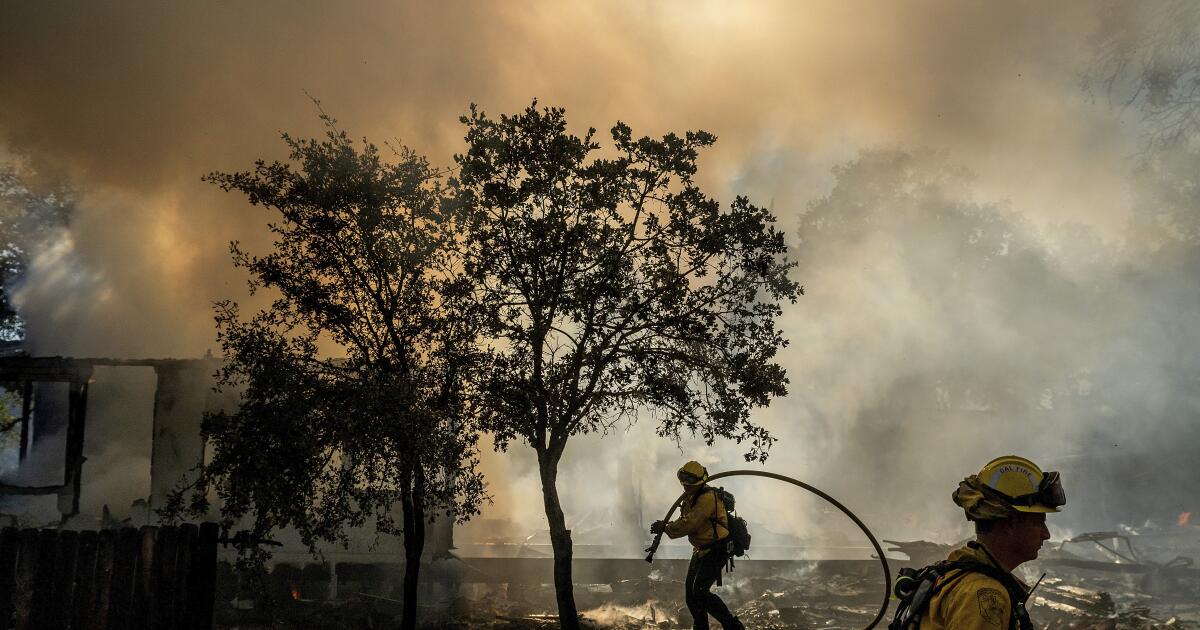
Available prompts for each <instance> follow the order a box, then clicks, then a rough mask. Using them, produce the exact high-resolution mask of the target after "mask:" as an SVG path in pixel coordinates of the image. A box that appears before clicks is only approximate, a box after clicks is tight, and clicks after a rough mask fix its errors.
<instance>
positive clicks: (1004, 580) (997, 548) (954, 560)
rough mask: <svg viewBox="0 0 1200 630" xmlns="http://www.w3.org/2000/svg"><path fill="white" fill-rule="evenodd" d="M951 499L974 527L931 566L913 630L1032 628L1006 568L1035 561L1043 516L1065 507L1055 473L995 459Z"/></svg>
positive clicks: (1023, 591) (1022, 591)
mask: <svg viewBox="0 0 1200 630" xmlns="http://www.w3.org/2000/svg"><path fill="white" fill-rule="evenodd" d="M953 496H954V502H955V503H956V504H958V506H959V507H961V508H962V509H963V511H964V512H965V513H966V517H967V520H969V521H972V522H974V523H975V535H976V539H975V540H973V541H971V542H969V543H967V545H966V546H964V547H962V548H961V549H957V550H955V551H953V552H951V554H950V557H949V558H948V559H947V561H946V562H945V563H941V564H940V565H934V566H935V567H939V566H940V567H941V570H940V571H939V573H940V575H938V576H937V577H936V580H935V581H934V582H933V588H932V589H931V590H930V593H931V594H932V595H931V597H928V599H926V601H927V603H928V609H923V610H917V611H915V612H916V613H917V614H919V615H920V617H919V618H920V625H919V628H920V630H942V629H943V628H945V629H953V630H1007V629H1010V628H1011V629H1021V630H1031V629H1032V628H1033V624H1032V622H1030V620H1029V615H1028V614H1026V611H1025V600H1026V598H1027V597H1028V595H1029V587H1028V586H1027V585H1026V584H1025V583H1023V582H1021V581H1020V580H1019V579H1017V577H1016V576H1014V575H1013V574H1012V571H1013V569H1016V568H1017V566H1019V565H1020V564H1022V563H1024V562H1028V561H1030V560H1034V559H1036V558H1037V556H1038V550H1039V549H1040V548H1041V546H1042V543H1043V542H1045V541H1046V540H1049V538H1050V532H1049V530H1047V529H1046V514H1048V513H1051V512H1057V511H1059V508H1060V507H1062V506H1064V505H1066V502H1067V497H1066V493H1065V492H1064V491H1063V487H1062V482H1061V480H1060V479H1059V475H1058V473H1056V472H1043V471H1042V469H1041V468H1039V467H1038V466H1037V464H1034V463H1033V462H1031V461H1029V460H1028V459H1025V458H1023V457H1017V456H1015V455H1007V456H1004V457H997V458H996V459H993V460H992V461H990V462H988V463H987V464H985V465H984V467H983V468H982V469H981V470H980V471H979V474H976V475H971V476H970V477H967V478H966V479H964V480H963V481H962V483H960V484H959V485H958V489H957V490H955V491H954V495H953ZM922 608H924V607H922ZM914 620H915V619H914Z"/></svg>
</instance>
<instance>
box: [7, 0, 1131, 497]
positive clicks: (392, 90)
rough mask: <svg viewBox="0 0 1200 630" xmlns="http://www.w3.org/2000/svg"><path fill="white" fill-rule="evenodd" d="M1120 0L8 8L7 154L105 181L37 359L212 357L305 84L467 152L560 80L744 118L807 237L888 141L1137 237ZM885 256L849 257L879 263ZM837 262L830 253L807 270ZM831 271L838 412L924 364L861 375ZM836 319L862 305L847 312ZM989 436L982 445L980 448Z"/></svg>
mask: <svg viewBox="0 0 1200 630" xmlns="http://www.w3.org/2000/svg"><path fill="white" fill-rule="evenodd" d="M1102 10H1104V9H1102V8H1101V7H1100V5H1098V4H1097V3H1092V2H1052V3H1051V2H1003V3H1001V2H950V1H945V2H916V1H913V2H876V1H859V2H848V1H844V0H837V1H834V0H830V1H815V0H814V1H805V2H744V3H734V2H724V1H716V0H712V1H697V0H690V1H687V2H683V1H680V2H564V1H561V0H556V1H546V2H532V1H530V2H439V3H425V2H422V3H416V2H413V3H402V2H339V3H329V2H308V1H293V0H289V1H286V2H284V1H277V2H266V1H264V2H254V3H161V2H106V3H95V2H58V3H49V4H48V3H37V2H0V76H2V77H4V79H3V81H0V156H4V155H8V156H12V157H14V158H20V159H24V160H27V162H28V163H29V164H31V165H33V166H35V167H36V168H38V169H39V170H41V171H42V172H43V173H47V174H52V175H54V176H58V177H62V178H65V179H67V180H69V181H70V182H72V183H73V184H74V185H75V186H76V187H77V188H78V189H79V190H80V191H81V195H82V197H81V200H80V203H79V207H78V210H77V213H76V215H75V217H74V219H73V221H72V223H71V225H70V226H69V229H68V231H67V232H66V233H65V234H64V235H63V238H61V239H60V240H58V241H57V242H55V243H53V244H52V246H49V247H47V248H46V249H45V250H44V251H43V252H42V253H41V256H40V258H39V259H38V261H36V263H35V265H34V267H33V269H32V270H31V272H30V275H29V277H28V279H27V281H26V283H25V285H24V286H23V287H20V288H19V292H18V297H19V304H20V306H21V309H22V311H23V312H24V313H25V315H26V316H27V317H28V318H29V320H30V323H29V335H30V341H31V345H32V346H33V348H34V349H35V350H36V351H37V352H39V353H45V354H73V355H76V356H97V355H109V356H113V355H115V356H134V357H144V356H178V357H189V356H198V355H201V354H203V353H204V352H205V350H206V349H209V348H214V345H215V344H214V341H213V339H214V334H213V328H212V311H211V308H210V304H211V302H212V301H213V300H216V299H220V298H225V297H234V298H237V297H240V296H241V295H242V294H243V288H244V285H243V282H244V280H243V278H242V276H241V275H240V273H239V272H236V271H235V270H234V269H233V268H232V265H231V264H230V260H229V254H228V242H229V241H230V240H231V239H239V240H243V241H246V242H248V243H250V244H251V249H253V245H254V244H261V243H264V240H263V239H264V234H263V230H262V225H263V224H264V223H265V220H266V218H267V216H266V215H265V213H264V212H263V211H261V210H260V209H254V208H250V207H249V206H248V205H247V204H246V203H245V202H244V200H243V199H242V198H240V197H237V196H235V195H231V194H225V193H221V192H220V191H219V190H218V189H216V187H214V186H211V185H208V184H203V183H201V182H200V177H201V175H203V174H205V173H208V172H210V171H213V170H226V171H229V170H238V169H245V168H248V167H250V166H251V165H252V162H253V160H254V159H256V158H260V157H263V158H268V159H274V158H279V157H283V155H282V148H283V145H282V143H281V142H280V141H279V134H280V133H281V132H283V131H287V132H291V133H293V134H295V135H301V136H304V135H312V134H315V133H318V132H319V124H318V121H317V118H316V109H315V108H314V105H313V103H312V102H311V101H310V100H309V97H308V96H307V95H306V94H308V95H312V96H313V97H315V98H317V99H320V101H321V103H322V106H323V108H324V109H325V110H326V111H327V112H328V113H330V114H331V115H333V116H334V117H336V118H338V119H339V120H340V122H341V124H342V126H343V127H344V128H345V129H347V130H349V131H350V132H351V135H354V136H367V137H369V138H371V139H372V140H374V141H376V142H382V141H384V140H391V139H399V140H400V141H402V142H403V143H405V144H408V145H410V146H411V147H413V148H414V149H416V150H418V151H420V152H422V153H425V154H426V155H428V157H429V158H430V161H431V162H433V163H434V164H442V165H448V164H450V163H451V161H452V155H453V154H454V153H455V152H456V151H460V150H461V149H462V133H463V129H462V126H461V125H460V124H459V123H458V121H457V118H458V116H459V115H461V114H462V113H464V112H465V111H466V109H467V107H468V105H469V104H470V103H472V102H474V103H478V104H479V105H480V106H481V107H482V108H483V109H484V110H485V111H487V112H489V113H491V114H499V113H502V112H511V111H514V110H517V109H518V108H521V107H523V106H525V105H527V104H528V103H529V102H530V100H531V99H532V98H535V97H536V98H537V99H539V101H540V102H541V103H543V104H546V105H561V106H564V107H566V109H567V115H568V119H569V120H570V121H572V123H573V124H574V125H577V126H578V128H579V129H580V130H582V129H583V128H585V127H586V126H594V127H597V128H598V129H600V130H602V132H603V131H605V130H607V129H608V128H609V127H610V126H611V125H612V124H613V122H615V121H616V120H623V121H626V122H628V123H629V124H631V125H632V127H633V129H634V131H635V133H645V134H661V133H664V132H666V131H672V130H674V131H683V130H687V129H695V128H702V129H705V130H708V131H711V132H713V133H715V134H716V135H717V136H718V137H719V141H718V143H717V145H716V147H715V148H714V149H712V150H710V151H709V152H708V153H707V154H705V156H704V158H703V161H702V167H701V181H702V182H703V183H704V185H705V186H706V187H707V189H708V190H709V192H710V193H711V194H713V195H715V196H717V197H719V198H721V199H722V200H725V201H728V200H729V199H730V197H731V196H732V195H733V194H749V195H750V196H751V197H752V199H753V200H755V201H756V202H758V203H760V204H763V205H766V204H770V205H771V206H772V207H773V208H774V209H775V211H776V213H777V214H778V215H779V217H780V220H781V223H783V224H784V225H785V226H787V227H788V229H789V231H794V230H795V228H796V227H797V226H799V225H800V224H801V220H802V219H801V217H802V215H803V213H804V212H806V210H807V209H808V208H809V206H810V204H812V203H814V202H818V201H819V200H821V199H823V198H824V197H825V196H826V195H828V194H829V193H830V191H831V189H832V187H833V184H834V181H835V180H834V176H833V174H832V171H831V169H832V167H834V166H835V165H838V164H842V163H845V162H847V161H848V160H851V159H853V158H855V157H856V156H857V155H858V154H859V152H860V151H861V150H863V149H885V150H886V149H892V148H904V149H908V150H919V149H922V148H926V149H929V150H931V151H933V152H934V153H936V154H937V155H939V156H941V157H939V158H938V160H941V161H944V162H946V163H949V164H953V165H955V167H956V168H957V167H961V168H963V169H964V173H970V175H965V177H966V180H967V181H969V182H970V183H969V185H964V186H962V187H961V194H962V195H963V197H964V201H966V200H971V199H974V200H978V201H979V202H981V203H985V204H992V205H994V206H995V207H997V208H1008V209H1012V210H1013V211H1016V212H1019V213H1020V214H1021V215H1022V216H1023V217H1024V219H1025V220H1026V221H1028V223H1029V225H1030V226H1032V227H1031V228H1030V229H1031V230H1032V231H1033V232H1036V233H1037V234H1038V236H1030V237H1029V238H1031V239H1034V240H1037V239H1043V238H1052V237H1047V236H1046V235H1047V234H1056V233H1061V232H1062V230H1063V229H1064V228H1063V226H1064V225H1066V226H1068V228H1067V229H1068V231H1071V230H1073V229H1074V228H1069V226H1076V227H1079V226H1083V227H1085V228H1088V229H1090V231H1091V232H1092V233H1093V236H1094V237H1095V238H1098V239H1101V240H1103V241H1107V242H1108V243H1109V244H1110V245H1112V246H1114V247H1115V246H1117V245H1119V244H1120V243H1121V241H1122V239H1123V238H1124V231H1125V227H1126V225H1127V222H1128V221H1129V219H1130V217H1131V216H1132V213H1133V208H1134V203H1133V201H1132V198H1133V192H1132V188H1133V184H1132V180H1131V176H1130V173H1131V172H1132V171H1133V168H1134V164H1133V163H1132V159H1131V158H1132V156H1133V155H1134V154H1135V153H1136V151H1137V150H1138V148H1139V145H1138V135H1137V131H1138V130H1137V124H1138V123H1137V119H1136V116H1134V115H1132V114H1131V113H1129V112H1125V113H1124V115H1122V112H1120V111H1119V110H1114V109H1113V108H1112V107H1110V105H1109V104H1108V103H1107V102H1105V101H1104V99H1093V98H1092V97H1091V95H1089V94H1088V93H1086V92H1085V91H1084V90H1083V89H1082V88H1081V81H1080V76H1081V73H1082V72H1083V71H1084V70H1085V69H1086V67H1087V64H1088V63H1089V61H1090V60H1091V56H1092V55H1093V54H1094V53H1093V51H1092V49H1091V48H1090V46H1089V41H1090V39H1089V38H1092V37H1094V36H1095V34H1096V29H1097V28H1099V24H1100V20H1099V19H1098V18H1099V16H1098V12H1099V11H1102ZM989 207H991V206H989ZM1076 231H1077V230H1076ZM913 233H914V234H915V235H916V236H915V237H914V238H919V234H920V230H914V231H913ZM875 251H876V250H870V249H867V250H862V251H858V250H856V251H854V252H853V254H852V258H848V259H847V260H852V261H854V263H855V264H860V267H857V268H855V269H858V270H862V269H869V268H871V265H872V264H873V263H872V262H871V260H872V256H874V255H875V253H873V252H875ZM864 256H865V257H866V258H865V259H864ZM880 256H881V258H879V260H887V259H886V258H884V257H882V256H884V254H880ZM877 262H878V261H877ZM1068 262H1069V261H1068ZM913 268H914V269H916V268H918V267H917V266H914V267H913ZM855 269H849V270H847V271H845V273H842V272H839V274H838V277H840V278H843V279H845V278H851V279H852V278H854V271H855ZM904 269H908V267H904V268H903V269H901V270H900V271H899V272H896V273H897V274H898V275H904ZM805 273H806V270H805V269H799V270H798V272H797V277H798V279H799V280H801V281H802V282H805V281H806V275H805ZM821 277H824V276H822V275H821V273H820V272H817V271H814V272H813V274H811V276H808V279H809V286H810V287H812V281H813V280H816V279H819V278H821ZM868 279H872V278H868ZM873 280H874V281H879V277H874V278H873ZM833 286H843V287H844V286H846V285H845V284H844V282H840V283H838V284H837V285H833V284H831V285H829V286H828V287H825V293H824V295H822V294H821V292H820V291H817V292H816V293H815V294H813V292H811V291H810V296H809V297H807V298H805V299H806V300H808V301H810V302H811V301H814V300H815V301H817V304H816V305H814V306H812V307H811V308H812V309H815V310H810V311H809V312H808V313H807V314H804V313H799V312H796V311H793V312H791V313H790V314H789V317H792V318H800V319H794V320H792V321H794V322H796V324H795V325H794V326H793V327H792V328H791V330H792V331H793V332H794V334H795V335H800V336H801V338H799V339H793V344H794V345H793V348H792V349H790V350H788V351H787V353H785V355H784V362H785V363H786V364H787V365H788V366H789V367H791V368H792V369H793V374H797V375H798V376H799V377H801V378H808V377H814V378H817V377H819V379H820V380H822V381H829V382H846V381H853V382H855V383H860V384H861V387H858V386H856V387H849V388H845V389H842V390H838V395H845V396H855V397H863V398H864V400H858V401H857V402H856V403H855V404H853V405H843V404H841V403H838V404H833V403H829V405H827V407H829V408H827V409H826V410H825V412H824V413H826V414H834V413H835V412H836V413H863V409H864V408H869V407H870V405H871V403H872V401H871V400H870V397H871V392H876V393H878V392H877V390H880V389H882V390H887V389H888V388H890V387H893V384H894V382H895V381H896V379H897V378H899V377H900V376H902V375H899V374H898V373H897V372H896V370H899V369H900V367H898V366H899V365H902V364H904V363H905V360H903V358H897V357H898V355H897V354H896V352H899V351H896V350H894V349H892V350H889V352H891V354H889V355H888V356H887V357H885V358H884V360H883V361H882V362H881V363H876V365H883V366H884V368H880V369H879V370H876V371H874V372H870V373H869V374H864V373H863V371H862V370H860V369H857V368H855V369H849V368H847V369H846V370H845V371H844V372H843V371H839V370H841V368H839V367H838V366H839V365H840V364H839V363H838V361H836V360H834V359H833V358H832V357H833V356H834V355H833V354H832V353H833V352H834V351H835V350H836V349H837V348H838V347H837V346H835V345H834V341H838V340H844V339H852V338H858V337H857V336H856V335H858V334H859V333H860V332H862V331H860V330H856V329H854V328H853V326H854V325H855V322H858V321H860V320H858V319H855V318H845V319H843V318H842V315H843V314H844V313H845V312H858V311H859V310H861V309H862V308H864V307H868V306H869V307H872V308H875V307H879V304H878V303H870V302H867V303H863V302H855V301H854V300H855V298H854V296H855V295H856V294H855V293H854V290H853V289H854V287H852V286H851V287H849V288H847V289H846V292H844V293H838V292H837V291H839V290H838V289H835V288H831V287H833ZM914 299H915V298H913V294H912V293H911V292H910V293H906V294H904V295H903V296H902V297H901V298H898V299H897V301H895V302H891V303H890V304H891V305H892V306H893V307H895V308H896V309H897V311H896V312H897V313H899V314H900V315H901V316H902V317H901V320H902V321H904V322H907V325H905V326H898V327H897V331H898V332H897V331H894V332H896V334H897V335H899V337H896V338H898V339H907V338H909V337H905V336H904V335H905V334H906V332H905V331H910V332H911V331H913V330H923V329H925V328H929V327H931V326H936V324H937V322H935V321H929V320H925V319H922V318H923V317H928V316H931V314H938V313H940V312H943V311H945V310H946V307H947V306H953V305H947V304H938V305H936V306H937V308H927V307H928V306H929V304H928V303H925V302H920V300H917V302H915V303H914V301H913V300H914ZM922 299H923V298H922ZM931 299H937V297H936V296H935V297H934V298H931ZM837 308H844V309H846V310H844V311H838V310H837ZM806 316H807V317H810V319H803V317H806ZM818 316H819V317H824V318H831V319H811V318H812V317H818ZM831 321H836V322H845V323H844V325H842V324H840V323H839V324H838V325H839V326H841V327H840V328H838V329H837V330H831V327H832V326H834V325H833V324H830V323H829V322H831ZM984 321H986V318H984ZM863 325H869V326H875V324H874V323H871V322H866V323H865V324H863ZM872 330H873V331H874V332H875V333H876V335H875V337H871V338H876V337H878V335H879V334H880V333H879V329H878V328H874V327H873V328H872ZM806 335H807V337H806ZM818 337H819V338H818ZM830 340H834V341H830ZM839 343H840V341H839ZM939 343H940V342H939ZM897 344H898V346H900V347H902V346H903V345H904V344H903V343H902V342H897V343H896V344H893V343H891V342H890V341H889V343H887V344H882V345H880V344H875V345H871V344H867V346H866V348H865V350H864V351H865V352H866V356H862V357H859V360H861V361H862V363H861V364H863V365H865V364H870V363H871V362H872V361H873V357H872V356H871V354H870V352H871V351H873V350H879V349H880V348H885V349H886V348H892V347H893V346H896V345H897ZM214 349H215V348H214ZM806 352H809V353H811V354H806ZM935 359H936V357H934V359H929V360H930V361H931V362H932V361H935ZM886 368H894V369H893V371H892V372H887V373H882V372H886ZM793 380H794V382H795V381H796V380H797V377H794V378H793ZM793 391H807V390H803V388H799V387H793ZM805 395H808V396H819V395H820V394H819V393H813V392H811V391H807V393H806V394H805ZM812 406H813V405H799V404H798V403H797V404H795V405H789V404H784V405H783V406H782V407H781V409H782V411H779V410H774V411H773V412H772V415H771V417H773V418H776V420H775V422H777V423H778V422H780V420H778V418H779V417H780V416H781V415H784V414H786V413H788V412H789V410H795V409H797V408H800V407H806V409H807V410H806V411H805V413H808V414H814V413H815V414H817V415H818V416H819V415H820V413H821V412H819V410H818V411H813V410H812V409H811V407H812ZM816 406H817V407H820V406H821V405H816ZM835 408H836V409H835ZM805 417H809V416H805ZM831 417H832V416H827V417H825V418H823V419H822V418H819V417H818V418H815V419H814V420H813V422H814V426H815V428H814V429H813V431H816V432H819V431H827V430H828V427H827V425H828V424H829V422H830V418H831ZM822 427H824V428H822ZM785 431H786V430H785ZM802 433H803V432H800V434H802ZM872 435H873V436H874V437H872V439H876V438H877V437H878V436H877V435H875V434H872ZM846 439H852V437H851V438H846ZM842 441H844V440H837V439H832V438H828V437H827V438H826V441H823V442H820V444H824V445H829V444H839V443H840V442H842ZM1004 444H1006V445H1008V444H1013V443H1012V442H1004ZM1017 444H1020V443H1017ZM688 448H693V450H692V451H689V453H693V454H694V453H703V452H706V451H705V450H704V449H699V448H698V447H694V445H693V446H689V447H688ZM988 449H989V446H988V445H976V446H975V447H973V448H972V450H971V452H970V453H967V454H964V455H963V456H962V459H963V460H964V461H968V460H970V461H973V460H972V458H975V459H978V458H979V457H980V456H981V455H982V453H985V452H988ZM849 450H850V452H857V451H855V449H853V448H851V449H849ZM658 451H661V449H658ZM658 451H656V453H657V454H655V455H653V456H650V455H648V456H647V457H649V458H650V460H654V458H657V457H660V456H661V457H664V458H665V459H664V462H663V464H662V465H663V466H668V460H670V461H671V462H673V459H672V457H673V456H671V454H670V449H668V451H667V452H666V454H665V455H664V454H663V453H661V452H658ZM710 456H711V457H713V458H716V457H717V455H711V454H710ZM980 463H982V462H980ZM670 465H673V463H671V464H670ZM514 466H516V468H514V470H517V471H518V472H519V471H520V466H521V464H514ZM965 472H966V471H964V474H965ZM566 478H567V479H570V478H571V477H570V475H569V474H568V475H567V476H566ZM867 478H869V477H867ZM668 481H669V480H668ZM669 485H670V484H669V483H668V484H667V488H668V489H669ZM952 487H953V483H952V482H948V485H947V488H946V490H945V492H942V490H941V489H938V490H937V492H936V493H932V494H930V495H929V496H937V497H939V498H944V495H948V492H949V489H952ZM662 491H663V492H666V491H667V489H663V490H662ZM501 492H502V493H503V492H506V491H505V490H502V491H501ZM939 500H940V499H939Z"/></svg>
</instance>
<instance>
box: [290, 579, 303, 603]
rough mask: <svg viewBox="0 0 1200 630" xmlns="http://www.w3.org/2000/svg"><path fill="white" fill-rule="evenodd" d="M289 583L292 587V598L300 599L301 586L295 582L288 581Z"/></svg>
mask: <svg viewBox="0 0 1200 630" xmlns="http://www.w3.org/2000/svg"><path fill="white" fill-rule="evenodd" d="M288 585H289V586H291V588H292V600H293V601H297V602H298V601H300V587H299V586H297V585H296V583H295V582H288Z"/></svg>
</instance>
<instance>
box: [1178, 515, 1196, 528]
mask: <svg viewBox="0 0 1200 630" xmlns="http://www.w3.org/2000/svg"><path fill="white" fill-rule="evenodd" d="M1191 520H1192V513H1191V512H1180V513H1179V518H1177V519H1175V524H1176V525H1178V526H1180V527H1186V526H1187V524H1188V522H1189V521H1191Z"/></svg>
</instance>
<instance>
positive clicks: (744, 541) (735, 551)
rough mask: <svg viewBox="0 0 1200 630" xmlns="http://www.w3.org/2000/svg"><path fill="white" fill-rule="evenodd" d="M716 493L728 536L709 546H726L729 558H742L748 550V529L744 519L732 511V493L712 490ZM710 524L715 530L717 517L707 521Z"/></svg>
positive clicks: (717, 489) (714, 515) (720, 489)
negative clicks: (721, 506)
mask: <svg viewBox="0 0 1200 630" xmlns="http://www.w3.org/2000/svg"><path fill="white" fill-rule="evenodd" d="M712 491H713V492H715V493H716V495H717V500H718V501H720V502H721V504H722V505H724V506H725V518H726V522H727V523H728V528H727V529H728V530H729V536H726V537H725V538H722V539H720V540H717V541H715V542H714V543H713V545H711V546H717V545H718V544H720V545H727V546H726V550H727V551H728V552H729V555H730V556H734V557H738V558H740V557H742V556H744V555H746V551H747V550H749V549H750V528H749V527H747V526H746V519H744V518H742V517H740V516H738V515H737V514H736V513H735V512H734V510H735V509H736V506H737V500H736V499H734V497H733V493H732V492H729V491H727V490H725V488H712ZM709 520H710V521H711V522H712V526H713V531H714V533H715V532H716V529H717V515H716V514H713V517H712V518H711V519H709Z"/></svg>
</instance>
